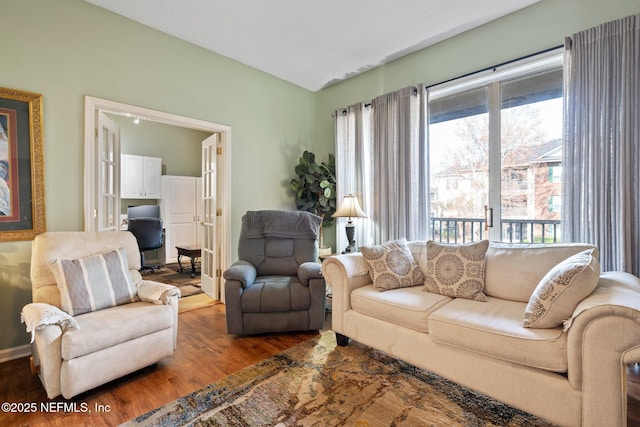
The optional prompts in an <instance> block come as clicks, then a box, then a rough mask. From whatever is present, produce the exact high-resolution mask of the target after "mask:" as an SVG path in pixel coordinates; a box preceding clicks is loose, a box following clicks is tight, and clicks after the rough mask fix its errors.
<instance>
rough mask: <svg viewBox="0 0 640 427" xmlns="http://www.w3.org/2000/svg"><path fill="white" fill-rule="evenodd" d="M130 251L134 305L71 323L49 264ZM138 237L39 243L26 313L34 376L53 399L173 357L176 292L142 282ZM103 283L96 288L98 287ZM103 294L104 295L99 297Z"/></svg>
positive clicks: (58, 235) (48, 238) (49, 236)
mask: <svg viewBox="0 0 640 427" xmlns="http://www.w3.org/2000/svg"><path fill="white" fill-rule="evenodd" d="M120 248H124V249H125V251H126V259H124V255H123V256H122V258H121V260H122V262H121V264H120V266H121V269H120V271H125V272H126V269H127V268H128V270H129V273H130V274H131V279H132V283H131V284H132V285H133V286H134V287H135V288H134V289H132V297H131V300H132V302H129V303H124V304H119V305H116V306H114V307H109V308H103V309H98V310H95V311H91V312H87V313H84V314H79V315H75V316H70V315H69V314H67V313H66V312H63V311H62V310H61V309H60V307H61V293H60V291H59V289H58V286H57V285H56V278H55V277H54V274H53V272H52V268H51V267H50V264H51V262H52V260H56V259H58V260H59V259H66V260H76V259H79V258H82V257H87V256H93V255H96V254H101V253H104V252H107V251H112V250H118V249H120ZM139 268H140V253H139V250H138V244H137V242H136V239H135V237H134V236H133V235H132V234H131V233H129V232H128V231H122V232H114V231H108V232H95V233H85V232H48V233H43V234H40V235H38V236H37V237H36V239H35V240H34V242H33V249H32V257H31V282H32V293H33V303H31V304H27V306H25V307H24V308H23V310H22V317H23V321H24V322H25V323H26V326H27V331H29V332H31V333H32V346H31V348H32V354H33V356H32V357H33V364H34V370H35V371H37V372H38V374H39V376H40V380H41V382H42V384H43V386H44V388H45V390H46V392H47V396H48V397H49V398H50V399H53V398H54V397H56V396H58V395H60V394H62V396H63V397H65V398H67V399H69V398H71V397H73V396H76V395H78V394H79V393H82V392H84V391H86V390H89V389H92V388H94V387H97V386H99V385H102V384H104V383H106V382H109V381H111V380H113V379H116V378H119V377H121V376H123V375H126V374H128V373H131V372H134V371H136V370H138V369H141V368H144V367H146V366H149V365H152V364H154V363H156V362H158V361H160V360H161V359H163V358H165V357H168V356H171V355H172V354H173V352H174V350H175V346H176V337H177V331H178V298H179V296H180V290H179V289H178V288H176V287H175V286H170V285H165V284H162V283H157V282H152V281H147V280H142V276H141V275H140V273H139V272H138V270H139ZM95 282H96V281H95V280H94V281H93V283H95ZM96 292H99V291H98V289H96Z"/></svg>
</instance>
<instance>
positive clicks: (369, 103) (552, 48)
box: [331, 37, 571, 117]
mask: <svg viewBox="0 0 640 427" xmlns="http://www.w3.org/2000/svg"><path fill="white" fill-rule="evenodd" d="M567 38H568V39H569V41H571V38H570V37H567ZM567 38H565V45H558V46H554V47H550V48H548V49H544V50H541V51H538V52H534V53H530V54H528V55H525V56H521V57H519V58H516V59H512V60H510V61H505V62H502V63H500V64H496V65H492V66H490V67H486V68H483V69H480V70H476V71H472V72H470V73H467V74H463V75H461V76H458V77H453V78H451V79H447V80H443V81H441V82H439V83H434V84H431V85H424V88H425V90H426V89H429V88H431V87H434V86H438V85H441V84H445V83H449V82H452V81H454V80H458V79H462V78H465V77H468V76H472V75H474V74H477V73H482V72H484V71H489V70H495V69H496V68H499V67H503V66H505V65H509V64H512V63H514V62H517V61H522V60H524V59H527V58H531V57H534V56H537V55H542V54H543V53H547V52H551V51H553V50H556V49H559V48H562V47H565V46H566V39H567ZM383 95H384V94H383ZM379 96H381V95H379ZM363 106H364V107H365V108H368V107H371V102H367V103H363ZM337 111H340V112H341V113H342V114H343V115H344V114H347V109H346V108H342V109H338V110H336V112H337ZM331 116H332V117H335V112H334V113H331Z"/></svg>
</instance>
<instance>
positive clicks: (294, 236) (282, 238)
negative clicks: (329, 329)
mask: <svg viewBox="0 0 640 427" xmlns="http://www.w3.org/2000/svg"><path fill="white" fill-rule="evenodd" d="M321 224H322V218H321V217H319V216H317V215H313V214H311V213H309V212H303V211H274V210H266V211H249V212H247V213H246V214H245V215H244V216H243V217H242V229H241V231H240V240H239V242H238V258H239V260H238V261H237V262H235V263H234V264H233V265H231V266H230V267H229V268H228V269H227V270H226V271H225V272H224V274H223V277H224V279H225V285H224V286H225V304H226V315H227V332H228V333H230V334H242V335H250V334H259V333H267V332H286V331H308V330H317V329H321V328H322V327H323V326H324V315H325V281H324V278H323V277H322V272H321V266H320V264H319V263H318V262H317V259H318V242H317V239H316V238H317V236H318V232H319V231H320V227H321Z"/></svg>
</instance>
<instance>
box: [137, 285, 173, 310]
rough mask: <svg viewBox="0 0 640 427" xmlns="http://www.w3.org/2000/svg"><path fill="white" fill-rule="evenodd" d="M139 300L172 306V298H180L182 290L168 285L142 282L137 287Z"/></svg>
mask: <svg viewBox="0 0 640 427" xmlns="http://www.w3.org/2000/svg"><path fill="white" fill-rule="evenodd" d="M136 288H137V291H138V298H140V300H142V301H145V302H151V303H153V304H164V305H167V304H170V301H171V299H172V298H174V299H176V300H177V299H178V298H180V295H181V294H180V289H179V288H177V287H176V286H173V285H168V284H166V283H159V282H154V281H152V280H142V281H141V282H140V283H138V285H137V287H136Z"/></svg>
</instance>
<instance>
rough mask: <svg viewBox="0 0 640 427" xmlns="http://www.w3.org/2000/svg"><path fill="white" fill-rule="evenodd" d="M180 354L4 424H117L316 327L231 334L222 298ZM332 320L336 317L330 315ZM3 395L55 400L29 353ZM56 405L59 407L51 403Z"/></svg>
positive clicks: (189, 328) (194, 326)
mask: <svg viewBox="0 0 640 427" xmlns="http://www.w3.org/2000/svg"><path fill="white" fill-rule="evenodd" d="M179 316H180V317H179V319H180V320H179V322H180V324H179V331H178V347H177V350H176V353H175V355H174V356H173V357H172V358H170V359H168V360H165V361H162V362H161V363H159V364H158V365H157V366H156V367H149V368H146V369H143V370H141V371H138V372H135V373H133V374H131V375H128V376H126V377H124V378H121V379H119V380H115V381H113V382H111V383H109V384H106V385H104V386H101V387H99V388H97V389H94V390H91V391H88V392H86V393H83V394H81V395H80V396H77V397H75V398H74V399H72V400H71V401H65V400H64V399H62V398H57V399H55V400H54V402H59V403H55V404H59V405H62V404H64V403H65V402H66V403H67V404H69V403H71V404H75V405H76V407H77V410H78V411H82V410H83V409H84V408H85V405H86V409H88V410H89V411H91V412H90V413H89V412H72V411H68V410H65V408H64V407H62V406H60V407H59V412H57V413H55V412H52V411H50V412H48V413H47V412H43V411H41V410H39V409H38V410H37V411H36V412H33V413H25V412H22V413H6V412H4V411H3V412H0V426H34V427H35V426H61V427H62V426H65V427H66V426H115V425H118V424H120V423H123V422H125V421H128V420H130V419H132V418H134V417H136V416H138V415H141V414H144V413H146V412H148V411H150V410H152V409H155V408H157V407H159V406H162V405H165V404H167V403H169V402H171V401H173V400H175V399H177V398H179V397H181V396H184V395H186V394H188V393H191V392H193V391H195V390H198V389H200V388H202V387H204V386H205V385H207V384H210V383H212V382H215V381H217V380H219V379H221V378H224V377H225V376H227V375H229V374H231V373H233V372H235V371H238V370H240V369H242V368H245V367H247V366H249V365H252V364H254V363H256V362H259V361H260V360H263V359H265V358H268V357H270V356H272V355H274V354H277V353H279V352H281V351H283V350H285V349H287V348H289V347H292V346H294V345H295V344H298V343H300V342H302V341H305V340H307V339H309V338H311V337H313V336H315V335H316V333H292V334H270V335H263V336H259V337H237V336H235V335H227V333H226V332H225V331H226V324H225V315H224V305H222V304H217V305H213V306H209V307H205V308H201V309H197V310H193V311H187V312H184V313H181V314H180V315H179ZM329 321H330V319H329ZM627 378H628V381H627V390H628V407H629V409H628V423H629V426H640V365H634V366H630V367H629V369H628V375H627ZM0 401H1V402H3V403H4V402H13V403H21V404H25V403H36V405H37V406H38V408H39V405H40V403H41V402H44V403H45V404H46V403H47V402H49V400H48V399H47V396H46V395H45V393H44V389H43V388H42V385H41V384H40V380H39V379H38V377H37V376H32V375H31V371H30V368H29V361H28V358H21V359H16V360H12V361H9V362H5V363H2V364H0ZM51 409H55V407H53V408H51Z"/></svg>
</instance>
